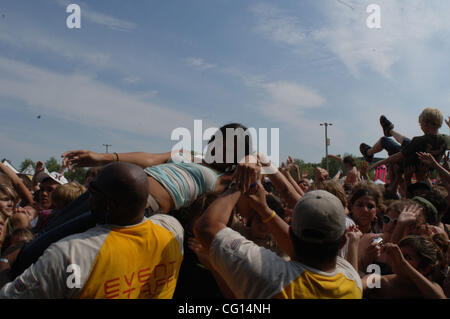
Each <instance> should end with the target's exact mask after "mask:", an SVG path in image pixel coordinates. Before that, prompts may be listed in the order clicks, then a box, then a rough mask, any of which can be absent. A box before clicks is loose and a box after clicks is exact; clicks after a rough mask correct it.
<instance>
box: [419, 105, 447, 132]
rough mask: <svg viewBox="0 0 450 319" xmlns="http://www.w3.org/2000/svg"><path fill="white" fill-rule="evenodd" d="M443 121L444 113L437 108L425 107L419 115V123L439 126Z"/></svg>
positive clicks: (433, 126)
mask: <svg viewBox="0 0 450 319" xmlns="http://www.w3.org/2000/svg"><path fill="white" fill-rule="evenodd" d="M443 121H444V115H442V112H441V111H439V110H438V109H434V108H431V107H427V108H426V109H425V110H423V111H422V113H420V115H419V123H420V124H422V125H429V126H431V127H432V128H438V129H439V128H440V127H441V126H442V123H443Z"/></svg>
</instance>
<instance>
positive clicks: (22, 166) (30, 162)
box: [19, 158, 36, 172]
mask: <svg viewBox="0 0 450 319" xmlns="http://www.w3.org/2000/svg"><path fill="white" fill-rule="evenodd" d="M29 165H31V166H33V169H35V168H36V163H35V162H34V161H33V160H32V159H31V158H26V159H24V160H23V161H22V163H21V164H20V169H19V170H20V171H21V172H22V171H23V170H24V169H25V168H27V167H28V166H29Z"/></svg>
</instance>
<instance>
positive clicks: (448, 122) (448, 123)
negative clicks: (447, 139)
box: [445, 116, 450, 128]
mask: <svg viewBox="0 0 450 319" xmlns="http://www.w3.org/2000/svg"><path fill="white" fill-rule="evenodd" d="M445 123H447V126H448V127H449V128H450V116H449V117H448V120H445Z"/></svg>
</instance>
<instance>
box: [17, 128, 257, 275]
mask: <svg viewBox="0 0 450 319" xmlns="http://www.w3.org/2000/svg"><path fill="white" fill-rule="evenodd" d="M235 135H237V137H236V136H235ZM239 137H240V138H239ZM231 138H233V139H234V142H235V143H234V147H231V148H230V147H227V143H226V141H227V140H229V139H231ZM237 143H239V145H237ZM242 146H243V150H244V151H243V152H242ZM251 150H252V146H251V138H250V134H248V129H247V128H246V127H245V126H243V125H241V124H236V123H232V124H228V125H225V126H223V127H221V128H220V129H219V130H218V131H217V132H216V133H215V134H214V135H213V137H212V138H211V139H210V141H209V142H208V149H207V154H206V156H205V158H204V159H202V160H200V162H199V163H198V162H196V161H193V158H192V156H191V154H190V153H187V154H186V152H179V153H178V152H167V153H162V154H149V153H143V152H135V153H119V154H118V153H112V154H109V153H104V154H100V153H95V152H92V151H85V150H80V151H68V152H66V153H64V154H63V155H62V157H63V166H64V167H67V168H69V169H70V168H76V167H98V166H102V165H106V164H108V163H111V162H115V161H123V162H129V163H133V164H135V165H138V166H140V167H142V168H143V169H144V170H145V172H146V173H147V175H148V181H149V196H148V205H147V206H148V207H147V211H146V216H151V215H153V214H155V213H169V212H172V213H173V212H176V211H177V210H179V209H180V208H183V207H188V206H189V205H191V204H192V203H193V202H194V201H195V200H196V199H197V198H198V197H199V196H201V195H202V194H205V193H207V192H212V193H221V192H223V191H224V190H225V189H226V187H227V186H228V185H229V183H230V182H231V180H232V179H233V178H235V179H236V180H238V181H240V187H241V188H242V189H243V191H248V190H249V189H250V186H251V184H252V183H253V181H255V180H259V179H260V173H261V172H260V169H259V170H258V169H256V168H255V169H245V170H243V169H242V168H243V167H247V168H248V167H256V166H258V165H257V164H256V163H248V162H243V161H242V159H243V158H244V157H247V156H250V153H251ZM220 154H221V155H222V156H220ZM172 155H174V157H175V159H174V158H172V157H173V156H172ZM230 155H231V156H230ZM230 157H231V159H232V160H231V161H229V160H230ZM227 160H228V161H229V162H227ZM242 172H243V173H242ZM89 201H90V199H89V195H88V194H87V193H85V194H83V195H82V196H80V197H79V198H78V199H77V200H76V201H75V202H72V203H71V205H70V206H69V207H67V209H66V210H63V211H61V212H59V217H60V218H59V221H58V223H52V224H51V227H50V226H49V225H47V226H46V227H47V228H46V229H44V230H43V232H45V236H39V238H36V240H35V241H33V242H31V243H30V245H29V246H28V247H26V250H27V251H26V252H25V251H24V250H23V251H22V252H21V255H19V258H18V261H19V260H20V259H22V261H20V262H19V265H17V266H16V267H17V268H15V269H13V272H14V271H16V272H17V273H20V271H21V270H23V269H26V268H28V266H29V265H30V264H31V263H33V262H34V261H35V260H37V258H38V257H39V256H40V254H41V253H42V252H43V251H45V249H46V248H47V247H48V246H49V245H50V244H51V243H53V242H55V241H57V240H59V239H61V238H64V237H66V236H69V235H71V234H74V233H79V232H83V231H85V230H87V229H89V228H91V227H93V226H95V220H94V219H93V217H92V215H91V213H90V212H89V211H88V210H89ZM175 214H176V213H175ZM104 222H105V223H107V222H108V221H107V220H105V221H104ZM26 256H27V257H26Z"/></svg>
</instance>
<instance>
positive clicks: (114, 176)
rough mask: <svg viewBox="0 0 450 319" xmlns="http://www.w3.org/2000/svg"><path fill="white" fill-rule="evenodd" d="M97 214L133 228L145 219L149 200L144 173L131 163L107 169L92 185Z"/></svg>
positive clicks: (95, 212)
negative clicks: (138, 220) (140, 220)
mask: <svg viewBox="0 0 450 319" xmlns="http://www.w3.org/2000/svg"><path fill="white" fill-rule="evenodd" d="M89 188H90V192H91V194H92V200H93V203H92V204H93V207H91V208H92V211H93V213H94V214H95V215H96V216H98V217H99V219H100V220H102V219H103V217H105V215H107V216H106V217H107V218H106V219H107V222H108V223H114V224H116V223H117V224H123V225H126V224H132V223H134V222H135V221H136V220H137V219H139V218H140V219H142V217H143V214H144V209H145V206H146V204H147V197H148V180H147V175H146V174H145V173H144V170H143V169H142V168H141V167H139V166H136V165H134V164H130V163H124V162H117V163H112V164H109V165H107V166H105V167H104V168H103V169H102V170H101V171H100V172H99V173H98V175H97V176H96V177H95V179H94V180H93V181H92V182H91V185H90V187H89Z"/></svg>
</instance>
